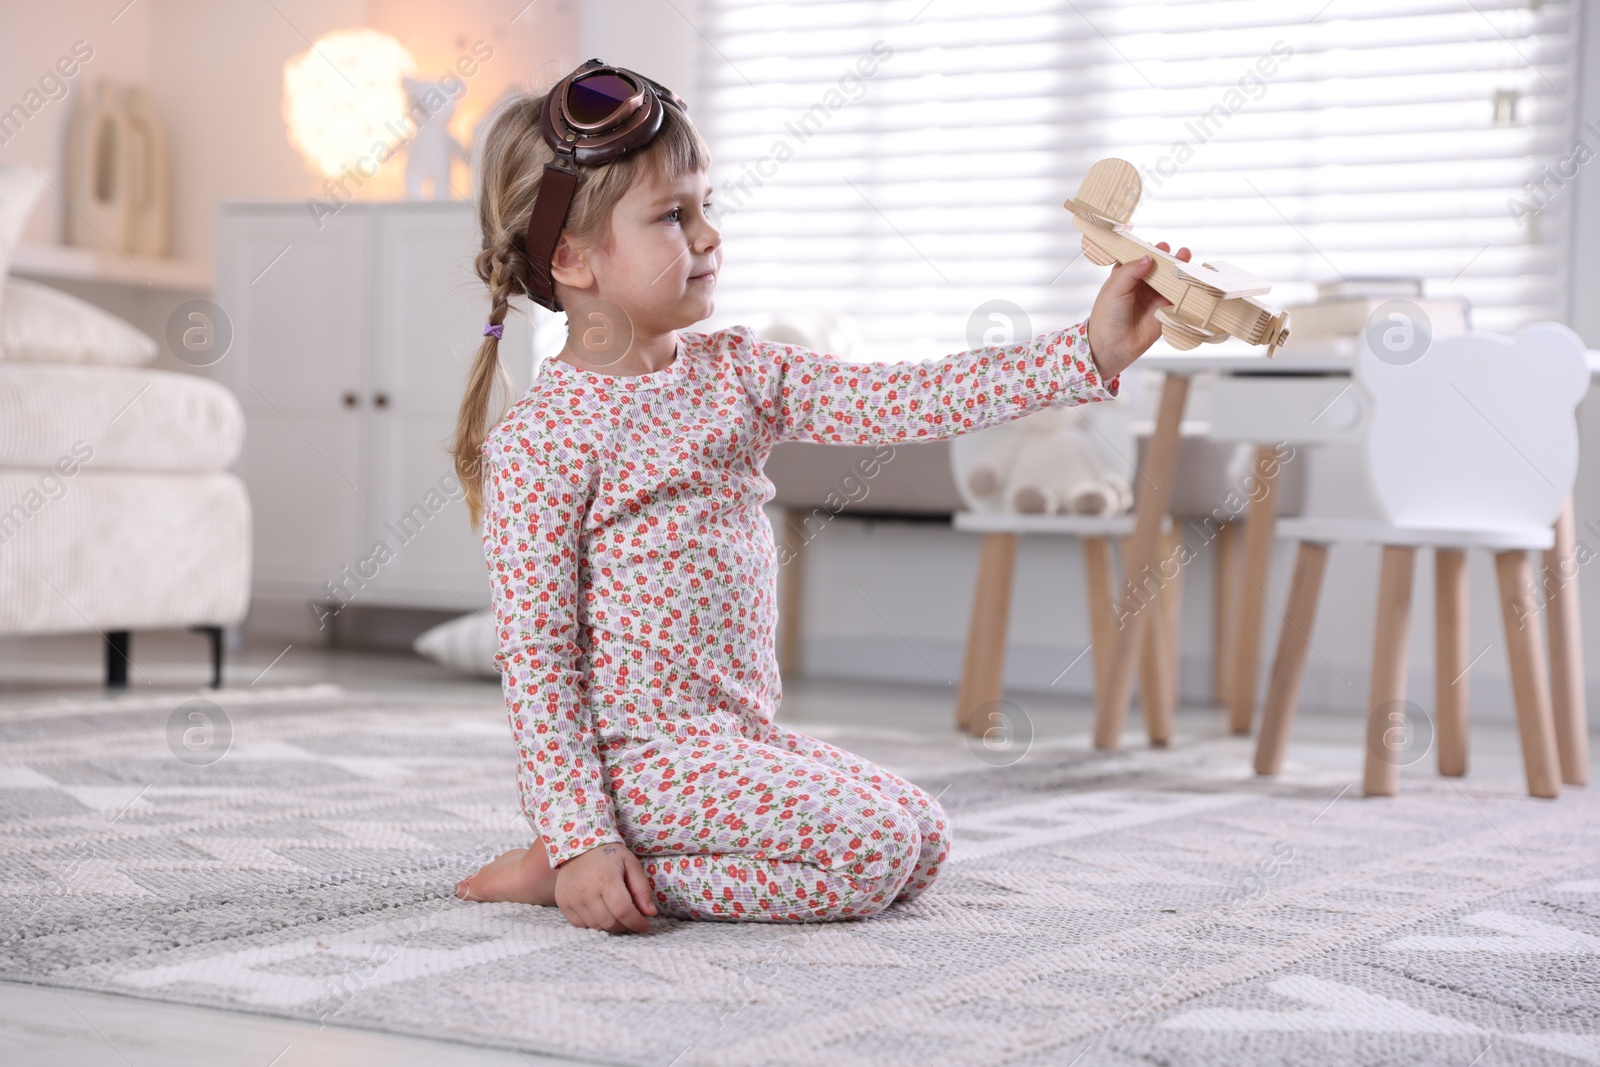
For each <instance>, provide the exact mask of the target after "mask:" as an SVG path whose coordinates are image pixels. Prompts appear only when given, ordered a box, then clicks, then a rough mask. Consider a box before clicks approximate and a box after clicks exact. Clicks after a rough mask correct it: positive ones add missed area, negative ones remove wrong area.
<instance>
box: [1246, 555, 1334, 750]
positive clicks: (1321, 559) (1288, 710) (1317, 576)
mask: <svg viewBox="0 0 1600 1067" xmlns="http://www.w3.org/2000/svg"><path fill="white" fill-rule="evenodd" d="M1327 564H1328V546H1327V545H1323V544H1318V543H1316V542H1315V541H1302V542H1300V547H1299V549H1297V550H1296V552H1295V559H1294V578H1293V580H1292V581H1291V582H1290V584H1289V607H1288V610H1286V611H1285V612H1284V616H1283V628H1282V629H1281V630H1279V631H1278V651H1277V653H1276V654H1275V655H1274V656H1273V658H1272V679H1271V681H1269V682H1268V683H1267V702H1266V704H1265V705H1263V707H1262V709H1261V736H1260V737H1259V738H1258V739H1257V740H1256V764H1255V766H1256V773H1257V774H1277V773H1278V772H1279V771H1280V770H1281V769H1282V768H1283V757H1284V753H1285V752H1286V751H1287V750H1288V747H1289V727H1290V725H1291V724H1292V723H1293V722H1294V712H1295V708H1296V706H1297V705H1298V704H1299V701H1300V680H1301V678H1303V677H1304V675H1305V668H1306V653H1307V652H1308V651H1309V650H1310V648H1311V628H1312V626H1313V624H1315V622H1316V618H1317V598H1318V597H1319V596H1320V595H1321V592H1322V574H1323V571H1324V570H1325V569H1326V567H1327Z"/></svg>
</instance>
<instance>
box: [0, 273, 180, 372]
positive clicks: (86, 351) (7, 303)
mask: <svg viewBox="0 0 1600 1067" xmlns="http://www.w3.org/2000/svg"><path fill="white" fill-rule="evenodd" d="M0 306H3V307H4V314H3V315H0V359H4V360H7V361H11V362H25V363H97V364H104V365H109V366H116V367H137V366H143V365H144V364H146V363H150V362H151V361H153V360H154V359H155V358H156V342H155V341H154V340H153V339H151V337H150V336H149V335H148V334H146V333H144V332H143V331H141V330H137V329H135V328H134V327H133V326H131V325H129V324H128V323H127V322H124V321H123V320H122V319H119V318H117V317H116V316H115V315H112V314H110V313H108V312H105V311H102V310H100V309H99V308H97V307H95V306H94V305H93V304H88V303H85V302H84V301H82V300H79V299H78V298H77V297H75V296H71V295H69V294H67V293H63V292H62V291H61V290H59V289H52V288H50V287H49V286H48V285H39V284H38V283H36V282H25V281H21V280H19V279H17V278H8V279H6V282H5V292H4V294H3V296H0Z"/></svg>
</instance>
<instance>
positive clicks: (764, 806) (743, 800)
mask: <svg viewBox="0 0 1600 1067" xmlns="http://www.w3.org/2000/svg"><path fill="white" fill-rule="evenodd" d="M601 762H602V764H603V765H604V767H605V773H606V774H607V776H608V779H609V782H608V784H609V792H610V793H611V798H612V809H613V812H614V815H615V820H616V824H617V832H618V833H620V834H621V835H622V837H623V838H624V839H625V841H626V842H627V844H628V847H629V849H630V850H631V851H632V852H633V854H634V855H635V856H637V857H638V858H639V860H640V862H641V863H642V865H643V866H644V870H645V874H647V875H648V876H649V878H650V882H651V885H652V886H653V887H654V890H655V899H656V907H657V909H658V912H659V914H663V915H669V916H673V917H676V918H683V919H713V920H726V921H733V922H821V921H827V920H833V919H860V918H866V917H868V916H871V915H874V914H876V913H878V912H880V911H882V910H883V909H884V908H887V907H888V906H889V905H890V904H892V903H895V902H896V901H908V900H912V899H914V898H915V897H917V896H918V895H919V894H921V893H922V892H923V891H924V890H926V889H927V888H928V887H929V886H930V885H932V884H933V881H934V878H935V877H936V876H937V874H938V873H939V865H940V864H941V863H943V862H944V859H945V857H946V855H948V853H949V847H950V832H949V828H948V824H947V822H946V819H945V813H944V809H943V808H941V807H940V806H939V802H938V801H937V800H936V799H935V798H933V797H931V796H929V795H928V794H927V793H925V792H923V791H922V790H921V789H919V788H917V787H916V786H914V785H912V784H911V783H909V782H907V781H905V780H904V779H902V778H900V777H898V776H897V775H895V774H893V773H891V772H889V771H886V770H884V769H882V768H880V767H877V766H875V765H873V764H872V763H869V762H868V761H866V760H864V759H862V758H860V757H859V756H855V755H853V754H851V753H849V752H846V751H844V750H843V749H839V748H836V747H834V746H833V745H830V744H827V743H826V742H823V741H819V740H817V739H816V738H813V737H807V736H806V735H804V734H799V733H795V732H794V731H792V730H788V729H785V728H783V727H781V726H778V725H777V724H775V723H768V724H765V736H764V737H763V736H761V735H760V734H757V735H756V736H755V737H751V736H750V734H749V730H748V729H747V730H745V731H730V732H724V733H709V734H708V733H701V734H698V735H695V736H674V735H672V734H670V733H662V732H658V731H651V732H649V733H647V734H645V735H643V736H635V737H631V738H627V739H618V740H617V741H614V742H613V743H611V744H608V745H605V746H603V748H602V756H601Z"/></svg>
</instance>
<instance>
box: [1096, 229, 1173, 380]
mask: <svg viewBox="0 0 1600 1067" xmlns="http://www.w3.org/2000/svg"><path fill="white" fill-rule="evenodd" d="M1156 247H1157V248H1159V249H1161V251H1163V252H1170V251H1172V249H1171V248H1170V247H1169V246H1168V245H1167V242H1165V241H1162V242H1160V243H1159V244H1157V245H1156ZM1191 255H1192V253H1191V252H1190V251H1189V250H1188V249H1187V248H1180V249H1178V254H1177V257H1176V258H1178V259H1181V260H1183V261H1184V262H1185V263H1187V262H1189V257H1190V256H1191ZM1154 269H1155V259H1154V258H1152V257H1150V256H1146V257H1144V259H1136V260H1133V261H1131V262H1128V263H1119V264H1117V265H1116V266H1115V267H1113V268H1112V269H1111V276H1110V277H1109V278H1107V279H1106V283H1105V284H1104V285H1102V286H1101V287H1100V294H1099V295H1098V296H1096V297H1095V298H1094V307H1093V308H1092V309H1091V310H1090V312H1089V354H1090V355H1091V356H1093V357H1094V363H1095V366H1096V367H1098V368H1099V369H1100V380H1101V382H1102V383H1104V382H1108V381H1110V380H1111V379H1112V378H1115V377H1116V376H1117V375H1119V374H1121V373H1122V372H1123V371H1124V370H1126V369H1127V367H1128V365H1129V364H1131V363H1132V362H1133V361H1134V360H1136V359H1138V358H1139V357H1140V356H1142V355H1144V353H1145V350H1146V349H1148V348H1149V347H1150V346H1151V345H1153V344H1155V343H1156V338H1158V337H1160V336H1161V323H1160V322H1159V321H1157V319H1156V310H1157V309H1158V308H1164V307H1171V306H1172V301H1170V300H1168V299H1167V298H1166V297H1164V296H1162V295H1161V294H1160V293H1158V292H1156V291H1155V290H1154V289H1152V288H1151V287H1150V286H1148V285H1146V284H1144V282H1143V279H1144V277H1145V275H1147V274H1149V273H1150V272H1151V271H1152V270H1154Z"/></svg>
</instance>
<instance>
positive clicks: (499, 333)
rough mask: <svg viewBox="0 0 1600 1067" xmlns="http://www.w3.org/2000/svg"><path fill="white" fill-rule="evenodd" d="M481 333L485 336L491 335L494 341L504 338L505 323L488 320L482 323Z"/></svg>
mask: <svg viewBox="0 0 1600 1067" xmlns="http://www.w3.org/2000/svg"><path fill="white" fill-rule="evenodd" d="M483 335H484V336H485V337H493V338H494V339H495V340H496V341H501V340H504V339H505V335H506V327H505V323H503V322H488V323H484V326H483Z"/></svg>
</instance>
